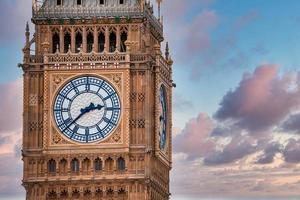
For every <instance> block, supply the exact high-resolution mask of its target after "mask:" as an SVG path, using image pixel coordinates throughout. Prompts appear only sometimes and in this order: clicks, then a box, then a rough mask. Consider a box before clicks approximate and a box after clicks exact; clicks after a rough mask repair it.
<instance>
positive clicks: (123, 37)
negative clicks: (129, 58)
mask: <svg viewBox="0 0 300 200" xmlns="http://www.w3.org/2000/svg"><path fill="white" fill-rule="evenodd" d="M127 38H128V35H127V32H125V31H123V32H121V43H120V51H121V52H126V45H125V42H126V41H127Z"/></svg>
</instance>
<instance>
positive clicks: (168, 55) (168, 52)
mask: <svg viewBox="0 0 300 200" xmlns="http://www.w3.org/2000/svg"><path fill="white" fill-rule="evenodd" d="M169 50H170V49H169V42H167V43H166V52H165V55H166V60H169V57H170V51H169Z"/></svg>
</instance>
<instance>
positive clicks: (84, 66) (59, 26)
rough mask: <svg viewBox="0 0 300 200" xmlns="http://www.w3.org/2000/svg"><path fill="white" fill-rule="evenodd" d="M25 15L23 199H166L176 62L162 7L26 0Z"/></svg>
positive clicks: (133, 1)
mask: <svg viewBox="0 0 300 200" xmlns="http://www.w3.org/2000/svg"><path fill="white" fill-rule="evenodd" d="M158 3H159V4H160V3H161V2H160V1H158ZM159 7H160V6H159ZM159 12H160V11H159ZM32 22H33V24H34V27H35V30H34V34H32V35H31V34H30V30H29V26H28V25H27V27H26V34H25V35H26V44H25V47H24V49H23V52H24V62H23V64H22V65H21V66H22V69H23V72H24V74H23V79H24V85H23V88H24V102H23V104H24V112H23V149H22V154H23V162H24V171H23V186H24V188H25V190H26V199H27V200H74V199H80V200H83V199H85V200H96V199H97V200H98V199H99V200H100V199H101V200H121V199H122V200H125V199H126V200H167V199H169V197H170V189H169V182H170V178H169V173H170V170H171V167H172V135H171V130H172V86H174V83H173V82H172V63H173V61H172V59H171V57H170V55H169V48H168V44H167V43H166V44H167V45H166V48H165V49H164V53H162V50H161V49H162V48H161V44H162V43H163V41H164V36H163V25H162V19H161V17H160V14H159V17H156V16H155V15H154V12H153V6H151V5H150V2H148V1H145V0H33V17H32Z"/></svg>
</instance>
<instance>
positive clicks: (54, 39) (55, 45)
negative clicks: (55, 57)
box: [52, 33, 60, 53]
mask: <svg viewBox="0 0 300 200" xmlns="http://www.w3.org/2000/svg"><path fill="white" fill-rule="evenodd" d="M59 43H60V40H59V34H58V33H54V35H53V36H52V52H53V53H56V52H57V51H59V45H60V44H59Z"/></svg>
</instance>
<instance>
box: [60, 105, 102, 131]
mask: <svg viewBox="0 0 300 200" xmlns="http://www.w3.org/2000/svg"><path fill="white" fill-rule="evenodd" d="M102 108H104V106H101V105H100V104H98V105H97V106H95V104H94V103H91V104H90V105H89V106H87V107H85V108H82V109H81V110H80V112H81V113H80V114H79V115H78V116H77V117H76V118H75V119H74V120H73V121H72V122H71V123H70V124H69V125H68V126H67V127H66V128H65V129H64V130H63V132H64V131H65V130H67V129H68V128H69V127H70V126H71V125H72V124H74V123H75V122H76V121H77V120H79V119H80V118H81V117H82V116H83V115H85V114H86V113H89V112H90V111H93V110H101V109H102Z"/></svg>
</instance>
